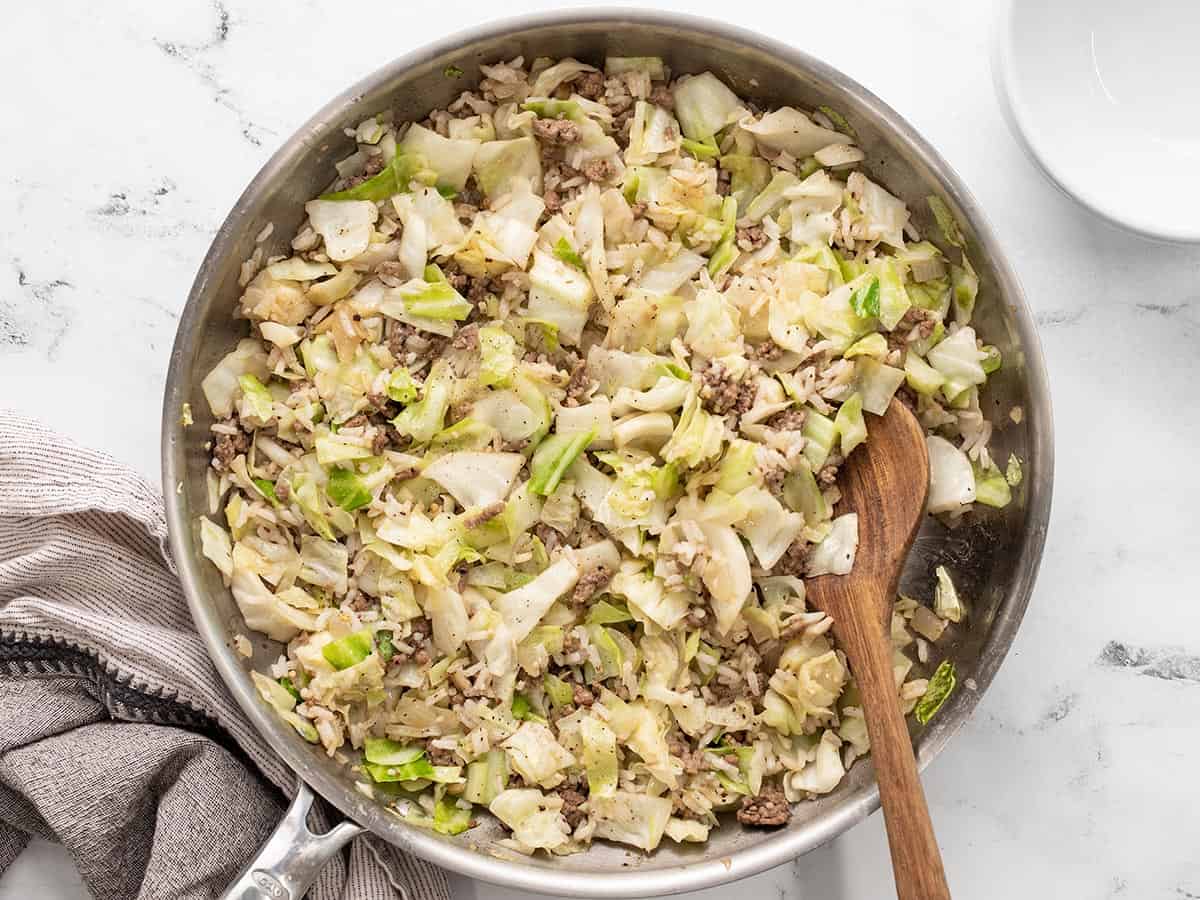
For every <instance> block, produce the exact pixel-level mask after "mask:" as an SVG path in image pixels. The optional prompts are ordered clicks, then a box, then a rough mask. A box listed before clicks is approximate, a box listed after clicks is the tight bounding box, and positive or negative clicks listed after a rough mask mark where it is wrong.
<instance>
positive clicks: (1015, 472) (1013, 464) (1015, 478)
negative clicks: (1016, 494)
mask: <svg viewBox="0 0 1200 900" xmlns="http://www.w3.org/2000/svg"><path fill="white" fill-rule="evenodd" d="M1022 478H1024V473H1023V472H1022V471H1021V460H1019V459H1018V458H1017V455H1016V454H1015V453H1010V454H1009V456H1008V466H1007V467H1006V468H1005V470H1004V480H1005V481H1007V482H1008V483H1009V485H1011V486H1012V487H1016V486H1017V485H1018V484H1020V483H1021V479H1022Z"/></svg>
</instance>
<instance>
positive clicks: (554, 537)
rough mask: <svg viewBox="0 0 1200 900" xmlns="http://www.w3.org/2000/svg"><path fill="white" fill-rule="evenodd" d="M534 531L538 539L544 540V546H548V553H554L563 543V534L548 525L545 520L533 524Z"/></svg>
mask: <svg viewBox="0 0 1200 900" xmlns="http://www.w3.org/2000/svg"><path fill="white" fill-rule="evenodd" d="M533 533H534V534H535V535H536V536H537V539H538V540H539V541H541V542H542V546H543V547H545V548H546V552H547V553H553V552H554V551H555V550H557V549H558V546H559V544H561V543H562V535H560V534H559V533H558V532H557V531H555V530H554V529H553V528H551V527H550V526H549V525H547V524H546V523H545V522H538V523H537V524H536V525H534V526H533Z"/></svg>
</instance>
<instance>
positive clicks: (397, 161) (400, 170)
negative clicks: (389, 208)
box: [317, 125, 437, 203]
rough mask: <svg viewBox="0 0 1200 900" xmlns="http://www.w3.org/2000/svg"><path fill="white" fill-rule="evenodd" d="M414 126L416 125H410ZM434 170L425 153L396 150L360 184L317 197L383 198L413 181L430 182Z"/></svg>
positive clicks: (435, 177)
mask: <svg viewBox="0 0 1200 900" xmlns="http://www.w3.org/2000/svg"><path fill="white" fill-rule="evenodd" d="M413 127H414V128H416V127H420V126H416V125H414V126H413ZM436 180H437V173H436V172H434V171H433V170H432V169H430V168H429V167H428V165H427V164H426V162H425V157H423V156H421V155H419V154H415V153H397V154H396V155H395V156H393V157H392V161H391V162H390V163H388V165H387V166H385V167H384V169H383V171H381V172H380V173H379V174H377V175H373V176H372V177H370V178H368V179H367V180H366V181H364V182H362V183H361V184H356V185H355V186H354V187H352V188H347V189H346V190H344V191H335V192H334V193H331V194H322V195H321V196H320V197H318V198H317V199H318V200H337V201H346V200H370V201H371V202H373V203H378V202H379V201H381V200H387V199H388V198H389V197H391V196H392V195H393V194H400V193H403V192H405V191H407V190H408V189H409V185H410V184H411V183H412V182H414V181H419V182H421V183H422V184H433V183H434V182H435V181H436Z"/></svg>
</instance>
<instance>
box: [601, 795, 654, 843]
mask: <svg viewBox="0 0 1200 900" xmlns="http://www.w3.org/2000/svg"><path fill="white" fill-rule="evenodd" d="M589 806H590V809H591V818H592V821H593V822H594V823H595V825H596V831H595V835H596V837H598V838H606V839H607V840H610V841H617V842H618V843H621V844H629V845H630V846H633V847H638V848H640V849H642V850H645V851H646V852H647V853H648V852H650V851H651V850H653V849H654V848H655V847H657V846H658V845H659V842H660V841H662V836H663V832H664V831H665V830H666V827H667V822H668V821H669V820H670V818H671V801H670V799H669V798H667V797H651V796H650V795H648V794H634V793H631V792H629V791H615V792H614V793H613V795H612V796H611V797H595V798H592V800H591V801H590V802H589Z"/></svg>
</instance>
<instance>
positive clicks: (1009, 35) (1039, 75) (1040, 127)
mask: <svg viewBox="0 0 1200 900" xmlns="http://www.w3.org/2000/svg"><path fill="white" fill-rule="evenodd" d="M996 40H997V43H996V47H995V59H994V71H995V77H996V83H997V87H998V90H999V93H1000V97H1001V101H1002V103H1003V105H1004V106H1005V114H1006V116H1007V118H1008V120H1009V123H1010V125H1011V126H1012V128H1013V130H1014V132H1015V133H1016V134H1017V136H1018V138H1019V139H1020V140H1021V141H1022V143H1023V144H1024V145H1025V148H1026V149H1027V150H1028V152H1029V154H1030V156H1031V157H1032V158H1033V159H1034V161H1035V162H1036V163H1037V164H1038V165H1039V166H1040V167H1041V169H1042V170H1043V171H1044V172H1045V173H1046V175H1047V176H1048V177H1049V178H1050V179H1051V180H1052V181H1053V182H1054V183H1055V184H1056V185H1058V186H1059V187H1060V188H1062V189H1063V190H1064V191H1066V192H1067V193H1068V194H1070V195H1071V196H1073V197H1075V199H1077V200H1078V201H1079V202H1080V203H1082V204H1083V205H1084V206H1086V207H1088V208H1089V209H1091V210H1092V211H1093V212H1096V213H1098V214H1100V215H1102V216H1104V217H1105V218H1107V219H1110V220H1112V221H1113V222H1115V223H1117V224H1119V225H1123V226H1125V227H1127V228H1130V229H1132V230H1134V231H1137V232H1139V233H1140V234H1143V235H1146V236H1148V237H1154V238H1162V239H1166V240H1174V241H1200V0H1002V3H1001V15H1000V21H999V28H998V29H997V38H996Z"/></svg>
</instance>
